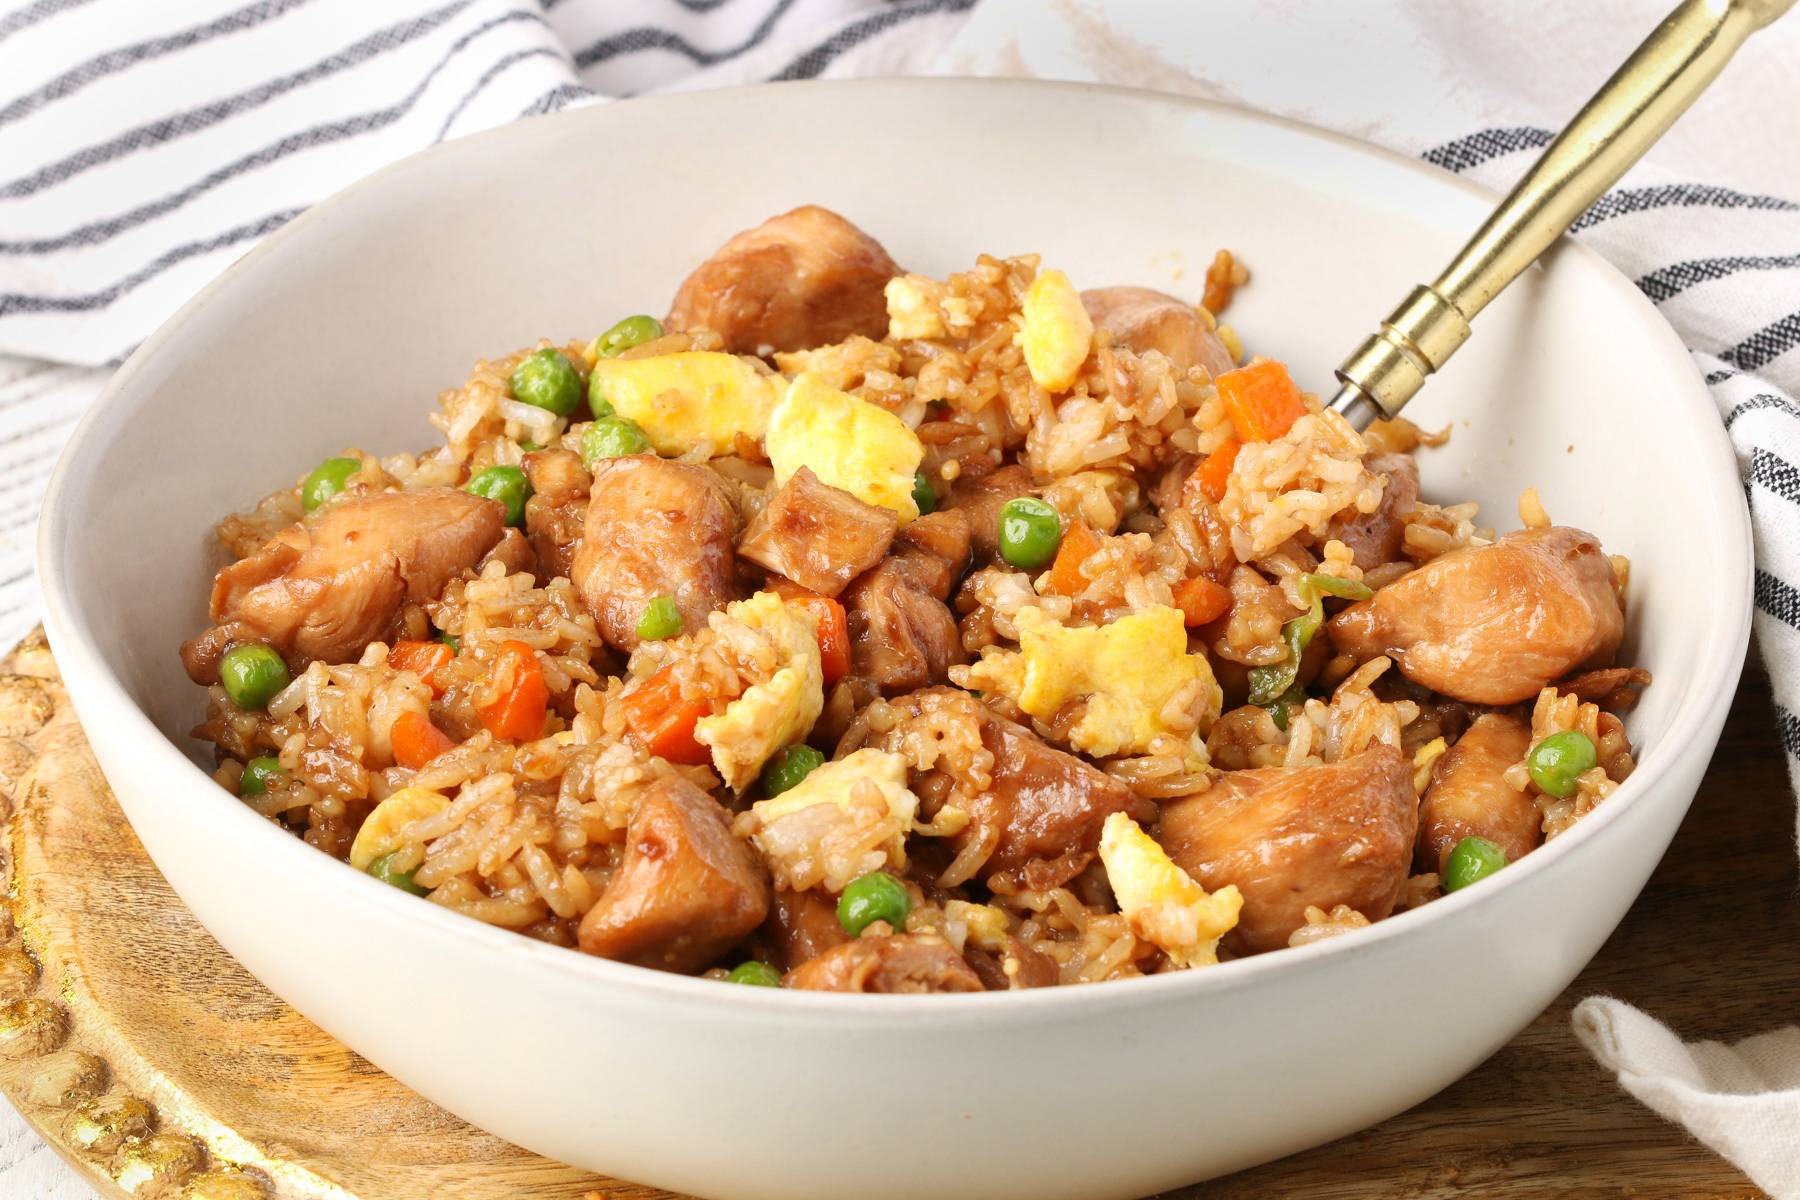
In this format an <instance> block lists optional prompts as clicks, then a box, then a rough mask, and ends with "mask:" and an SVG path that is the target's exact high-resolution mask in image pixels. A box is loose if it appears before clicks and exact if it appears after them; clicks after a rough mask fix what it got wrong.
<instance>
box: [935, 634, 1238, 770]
mask: <svg viewBox="0 0 1800 1200" xmlns="http://www.w3.org/2000/svg"><path fill="white" fill-rule="evenodd" d="M1014 623H1015V624H1016V625H1017V627H1018V630H1019V651H1018V653H1012V652H1008V651H1001V652H994V651H991V650H990V651H988V652H987V653H986V654H984V655H983V657H982V659H981V661H980V662H977V663H975V664H973V665H972V666H970V667H969V668H968V678H969V682H968V684H967V685H966V686H968V687H972V688H985V689H988V690H992V691H998V692H1000V693H1002V694H1004V695H1007V696H1010V697H1012V699H1013V701H1014V702H1015V703H1017V704H1018V706H1019V707H1020V708H1022V709H1024V710H1025V711H1026V712H1028V713H1030V714H1031V715H1032V716H1034V717H1036V718H1038V720H1040V721H1048V720H1050V719H1051V718H1052V717H1054V716H1055V715H1056V712H1057V710H1058V709H1060V708H1062V706H1063V705H1065V704H1067V703H1069V702H1070V701H1072V700H1082V699H1085V700H1086V701H1087V711H1086V712H1085V713H1084V714H1083V715H1082V717H1081V719H1080V720H1079V721H1078V722H1076V724H1075V726H1074V727H1073V728H1072V729H1071V730H1070V731H1069V744H1070V745H1072V746H1074V747H1075V748H1076V749H1078V750H1084V751H1086V752H1087V753H1089V754H1092V755H1094V756H1096V757H1101V758H1104V757H1106V756H1108V755H1112V754H1131V753H1139V754H1141V753H1145V752H1147V751H1148V750H1149V749H1150V743H1151V741H1152V740H1153V739H1155V738H1157V737H1159V736H1162V735H1164V734H1169V733H1173V732H1175V731H1174V730H1172V729H1170V728H1169V727H1168V725H1167V724H1165V720H1164V710H1165V709H1166V708H1167V707H1168V705H1169V703H1170V701H1172V700H1175V699H1176V698H1177V696H1178V694H1179V693H1182V692H1184V691H1186V690H1187V689H1189V688H1191V687H1193V686H1196V685H1198V686H1199V687H1200V688H1201V689H1202V695H1203V696H1204V708H1203V710H1202V712H1201V714H1200V723H1199V725H1198V727H1197V728H1196V729H1195V730H1194V732H1195V733H1197V734H1199V735H1202V736H1204V735H1205V733H1206V731H1207V730H1208V729H1210V728H1211V727H1212V723H1213V721H1215V720H1217V719H1218V716H1219V708H1220V705H1221V704H1222V703H1223V701H1224V696H1223V694H1222V693H1221V692H1220V690H1219V685H1218V684H1217V683H1216V682H1215V681H1214V680H1213V673H1212V667H1211V666H1210V665H1208V663H1207V661H1206V657H1205V655H1201V654H1189V653H1188V652H1187V626H1186V625H1185V624H1184V622H1183V620H1182V616H1181V612H1180V610H1179V609H1174V608H1169V607H1167V606H1166V605H1160V604H1158V605H1152V606H1150V607H1149V608H1146V609H1144V610H1143V611H1141V612H1135V613H1132V614H1130V615H1129V616H1124V617H1120V618H1119V619H1118V620H1116V621H1114V622H1112V623H1111V624H1109V625H1095V626H1076V627H1069V628H1065V627H1064V626H1062V625H1059V624H1057V623H1056V620H1055V619H1054V618H1052V617H1050V616H1048V615H1047V614H1045V613H1044V611H1043V610H1042V609H1040V608H1037V607H1035V606H1029V607H1026V608H1021V609H1020V610H1019V611H1018V614H1017V615H1016V616H1015V617H1014ZM1182 732H1183V733H1184V734H1185V733H1186V732H1187V731H1185V730H1184V731H1182Z"/></svg>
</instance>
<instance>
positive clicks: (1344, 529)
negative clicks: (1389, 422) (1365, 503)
mask: <svg viewBox="0 0 1800 1200" xmlns="http://www.w3.org/2000/svg"><path fill="white" fill-rule="evenodd" d="M1363 465H1364V466H1366V467H1367V468H1368V469H1369V471H1370V473H1371V474H1375V475H1385V476H1387V486H1385V487H1384V488H1382V489H1381V504H1380V505H1379V506H1378V507H1377V508H1376V509H1375V511H1374V512H1372V513H1359V512H1356V511H1355V510H1354V509H1351V510H1348V511H1347V512H1345V513H1339V514H1338V515H1337V516H1335V517H1333V518H1332V519H1331V524H1330V526H1328V527H1327V529H1326V531H1325V536H1326V537H1327V538H1328V539H1329V538H1336V539H1337V540H1338V541H1340V542H1342V543H1344V545H1346V546H1348V547H1350V552H1351V554H1353V555H1355V556H1356V565H1357V566H1358V567H1361V568H1362V569H1363V570H1365V571H1373V570H1374V569H1375V568H1376V567H1379V566H1380V565H1381V564H1382V563H1389V562H1393V561H1394V560H1396V559H1398V558H1399V557H1400V546H1401V544H1402V543H1403V542H1404V541H1405V540H1406V526H1405V525H1403V524H1401V522H1400V518H1401V517H1403V516H1405V515H1406V514H1407V513H1409V512H1411V511H1412V510H1413V509H1415V508H1417V507H1418V505H1419V464H1418V462H1417V461H1415V460H1414V458H1413V456H1412V455H1410V454H1376V455H1372V456H1370V457H1369V458H1368V459H1367V460H1365V462H1364V464H1363Z"/></svg>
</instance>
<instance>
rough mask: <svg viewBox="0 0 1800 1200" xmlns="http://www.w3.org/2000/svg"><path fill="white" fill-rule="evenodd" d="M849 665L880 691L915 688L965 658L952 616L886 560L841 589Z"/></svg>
mask: <svg viewBox="0 0 1800 1200" xmlns="http://www.w3.org/2000/svg"><path fill="white" fill-rule="evenodd" d="M844 612H845V615H846V617H847V618H848V625H849V629H850V663H851V669H852V670H853V671H854V672H855V673H856V674H858V675H860V676H862V677H863V678H865V679H868V680H871V681H872V682H874V684H875V685H876V686H877V687H878V688H880V689H881V691H882V693H883V694H884V695H890V696H892V695H897V694H899V693H901V692H911V691H916V690H917V689H919V688H922V687H929V686H930V685H932V684H934V683H943V682H944V681H945V680H946V679H948V678H949V674H948V673H949V670H950V668H951V666H952V665H955V664H959V663H963V662H967V661H968V653H967V651H965V650H964V649H963V644H962V635H961V634H960V633H959V632H958V631H957V628H956V618H955V617H954V616H952V615H951V613H950V609H949V608H948V607H946V606H945V604H944V602H943V601H942V600H939V599H938V598H937V597H936V596H933V595H932V594H931V593H930V592H928V591H926V590H925V589H924V588H922V587H919V586H918V585H917V584H915V583H913V582H912V581H911V580H910V579H908V578H907V573H906V568H905V566H904V565H903V564H901V563H898V562H894V561H892V560H889V561H887V562H884V563H882V564H881V565H880V566H878V567H876V568H875V569H874V570H873V571H870V572H868V573H867V574H865V575H862V576H861V577H859V578H858V579H857V580H856V582H855V583H853V584H851V585H850V588H849V590H848V591H846V592H845V593H844Z"/></svg>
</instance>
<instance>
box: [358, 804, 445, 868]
mask: <svg viewBox="0 0 1800 1200" xmlns="http://www.w3.org/2000/svg"><path fill="white" fill-rule="evenodd" d="M449 807H450V801H449V800H448V799H447V798H445V797H444V796H441V795H439V794H438V793H437V792H434V791H432V790H430V789H429V788H417V787H407V788H401V789H400V790H399V791H397V792H395V793H394V794H393V795H391V796H389V797H388V798H387V799H386V800H383V801H382V802H381V803H380V804H377V805H376V806H375V808H374V810H373V811H371V812H370V813H369V815H368V818H367V819H365V820H364V821H363V823H362V828H361V829H358V830H357V831H356V840H355V841H353V842H351V843H350V865H351V866H353V867H355V868H356V869H357V870H359V871H366V870H368V869H369V864H370V863H372V862H374V861H375V860H376V859H378V858H384V857H386V856H387V855H389V854H392V853H393V852H394V851H396V850H398V849H399V848H400V831H401V830H402V829H404V828H406V827H407V826H408V825H411V824H412V823H413V822H414V821H417V820H421V819H423V818H425V817H435V816H437V815H438V814H439V813H441V812H443V811H444V810H445V809H446V808H449Z"/></svg>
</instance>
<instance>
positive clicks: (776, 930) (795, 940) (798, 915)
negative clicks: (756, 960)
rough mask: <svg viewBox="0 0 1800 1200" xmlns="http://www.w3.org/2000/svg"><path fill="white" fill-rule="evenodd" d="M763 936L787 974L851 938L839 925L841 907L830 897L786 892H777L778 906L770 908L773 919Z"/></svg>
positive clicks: (765, 925) (807, 892)
mask: <svg viewBox="0 0 1800 1200" xmlns="http://www.w3.org/2000/svg"><path fill="white" fill-rule="evenodd" d="M763 937H764V938H765V939H767V940H768V942H769V945H770V948H771V949H773V950H774V951H775V957H776V959H777V960H778V962H779V963H780V965H781V967H782V969H783V970H786V971H791V970H793V969H794V968H795V967H798V966H801V965H802V964H804V963H809V962H811V961H812V960H813V959H815V958H817V957H819V955H821V954H824V953H825V952H827V951H829V950H835V949H837V947H839V946H841V945H843V944H844V943H845V942H847V941H849V940H850V935H849V934H847V933H845V932H844V927H843V926H842V925H840V924H838V919H837V906H836V905H835V904H833V903H832V902H831V900H830V899H829V898H827V897H826V896H824V895H822V894H820V893H819V892H814V891H805V892H791V891H787V890H786V889H778V890H777V891H776V893H775V903H774V904H773V905H771V906H770V907H769V919H768V920H767V921H764V922H763Z"/></svg>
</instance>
